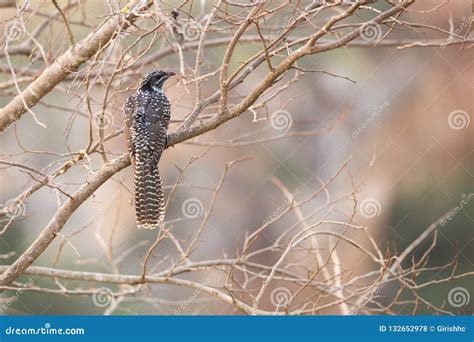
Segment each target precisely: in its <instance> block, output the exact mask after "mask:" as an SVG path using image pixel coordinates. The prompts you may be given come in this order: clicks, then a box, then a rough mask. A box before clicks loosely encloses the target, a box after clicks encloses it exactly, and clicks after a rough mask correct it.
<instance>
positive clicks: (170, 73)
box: [168, 71, 176, 78]
mask: <svg viewBox="0 0 474 342" xmlns="http://www.w3.org/2000/svg"><path fill="white" fill-rule="evenodd" d="M173 76H176V73H174V72H173V71H168V78H170V77H173Z"/></svg>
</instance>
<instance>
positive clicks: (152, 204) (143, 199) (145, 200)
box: [134, 158, 165, 229]
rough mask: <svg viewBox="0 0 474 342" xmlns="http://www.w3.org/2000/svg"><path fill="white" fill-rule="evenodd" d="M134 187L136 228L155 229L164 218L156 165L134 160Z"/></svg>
mask: <svg viewBox="0 0 474 342" xmlns="http://www.w3.org/2000/svg"><path fill="white" fill-rule="evenodd" d="M134 187H135V211H136V215H137V225H138V228H145V229H154V228H157V227H158V226H159V224H160V223H161V222H163V219H164V217H165V201H164V195H163V185H162V183H161V178H160V173H159V171H158V165H157V163H153V162H151V161H147V160H142V161H141V160H140V158H137V159H136V160H135V179H134Z"/></svg>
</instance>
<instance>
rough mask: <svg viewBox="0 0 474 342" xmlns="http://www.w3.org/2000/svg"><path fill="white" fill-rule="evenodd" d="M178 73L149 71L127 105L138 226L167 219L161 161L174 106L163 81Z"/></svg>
mask: <svg viewBox="0 0 474 342" xmlns="http://www.w3.org/2000/svg"><path fill="white" fill-rule="evenodd" d="M174 75H176V74H175V73H174V72H172V71H164V70H160V69H157V70H153V71H150V72H148V73H147V74H145V75H144V76H143V79H142V81H141V82H140V85H139V86H138V88H137V90H136V92H135V93H134V94H133V95H131V96H130V97H128V99H127V100H126V101H125V105H124V110H123V126H124V131H125V138H126V140H127V146H128V151H129V154H130V160H131V163H132V167H133V172H134V191H135V201H134V202H135V212H136V218H137V225H138V228H144V229H154V228H157V227H159V225H160V224H161V223H162V222H163V220H164V215H165V201H164V195H163V185H162V182H161V178H160V173H159V170H158V162H159V161H160V158H161V154H162V153H163V150H164V149H165V147H166V145H167V143H168V135H167V131H168V125H169V121H170V117H171V110H170V103H169V101H168V98H167V97H166V95H165V93H164V91H163V85H164V83H165V81H166V80H167V79H168V78H170V77H172V76H174Z"/></svg>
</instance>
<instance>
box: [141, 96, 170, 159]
mask: <svg viewBox="0 0 474 342" xmlns="http://www.w3.org/2000/svg"><path fill="white" fill-rule="evenodd" d="M140 107H142V108H139V111H143V113H146V115H147V122H149V125H147V127H146V130H145V131H146V134H147V135H148V137H147V140H148V141H147V145H148V146H147V147H148V149H149V153H150V156H153V159H154V160H153V162H156V163H158V161H159V160H160V158H161V153H162V152H163V150H164V148H165V143H166V134H167V131H168V125H169V121H170V105H169V102H168V100H167V99H166V97H164V95H162V96H160V95H158V94H157V95H156V96H152V97H150V98H148V99H147V100H146V101H144V102H143V106H140Z"/></svg>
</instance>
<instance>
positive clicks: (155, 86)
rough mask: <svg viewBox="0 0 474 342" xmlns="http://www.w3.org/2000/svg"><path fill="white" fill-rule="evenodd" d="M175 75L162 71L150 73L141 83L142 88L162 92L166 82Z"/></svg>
mask: <svg viewBox="0 0 474 342" xmlns="http://www.w3.org/2000/svg"><path fill="white" fill-rule="evenodd" d="M174 75H176V74H175V73H174V72H172V71H164V70H160V69H158V70H153V71H150V72H148V73H147V74H146V75H145V76H143V80H142V82H141V83H140V88H149V89H151V90H153V91H162V90H163V84H164V83H165V81H166V80H167V79H168V78H170V77H171V76H174Z"/></svg>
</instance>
